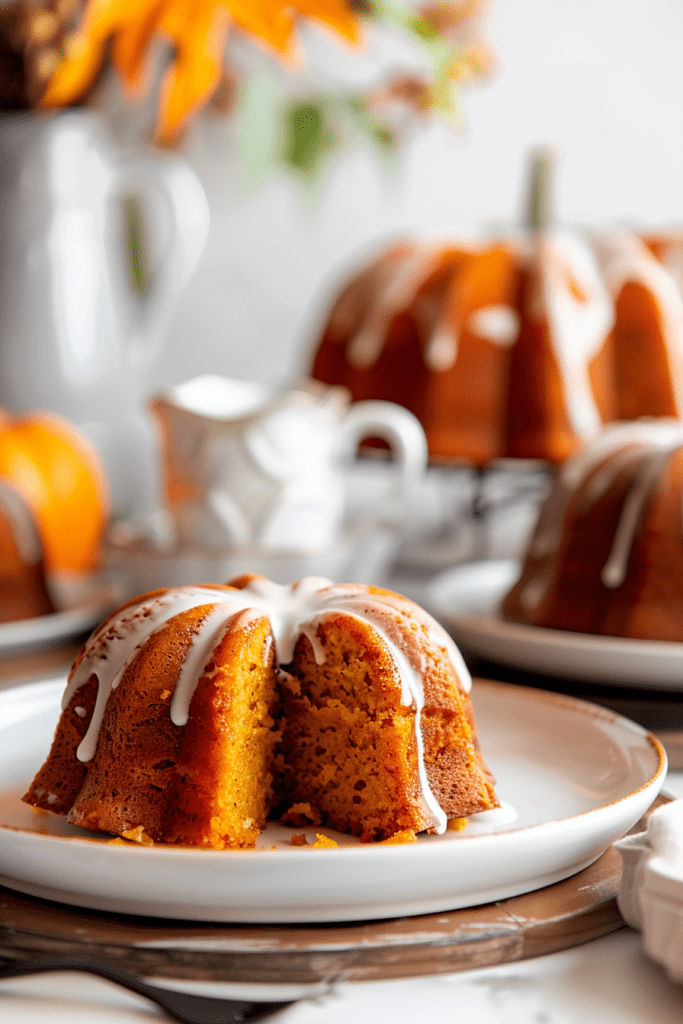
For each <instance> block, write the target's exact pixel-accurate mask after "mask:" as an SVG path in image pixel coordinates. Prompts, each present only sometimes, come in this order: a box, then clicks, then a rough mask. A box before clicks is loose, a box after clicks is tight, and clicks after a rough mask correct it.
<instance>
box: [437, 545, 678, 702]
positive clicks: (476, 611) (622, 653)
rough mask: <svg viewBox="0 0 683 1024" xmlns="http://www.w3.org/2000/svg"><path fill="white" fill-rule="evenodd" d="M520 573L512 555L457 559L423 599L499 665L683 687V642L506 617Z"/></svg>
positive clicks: (468, 644) (460, 638)
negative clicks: (504, 605) (505, 605)
mask: <svg viewBox="0 0 683 1024" xmlns="http://www.w3.org/2000/svg"><path fill="white" fill-rule="evenodd" d="M518 574H519V564H518V563H517V562H516V561H514V560H501V561H490V562H471V563H469V564H466V565H459V566H456V567H455V568H454V569H449V570H448V571H447V572H443V573H440V574H439V575H438V576H436V577H435V578H434V580H433V581H432V583H431V584H430V586H429V588H428V591H427V594H426V595H425V599H424V600H425V604H426V605H427V607H428V608H429V610H430V611H431V612H432V614H433V615H435V616H436V618H438V619H439V620H440V621H441V622H442V623H443V624H444V625H445V626H446V628H447V629H448V631H449V632H450V633H451V635H452V636H453V637H454V639H455V640H456V642H457V643H458V644H461V645H462V647H463V648H464V649H465V650H466V651H468V652H470V653H471V654H476V655H477V656H478V657H481V658H487V659H488V660H489V661H494V662H497V663H498V664H500V665H508V666H510V667H511V668H519V669H523V670H525V671H527V672H538V673H539V674H541V675H545V676H553V677H555V676H556V677H558V678H561V679H574V680H577V681H578V680H581V681H582V682H586V683H612V684H614V685H619V686H630V687H635V688H637V689H643V688H645V689H657V690H673V691H675V692H678V693H680V692H683V643H674V642H672V641H663V640H630V639H625V638H623V637H616V636H615V637H612V636H595V635H592V634H589V633H573V632H570V631H569V630H566V631H565V630H561V629H543V628H541V627H540V626H524V625H520V624H519V623H516V622H505V621H504V620H503V619H501V617H500V615H499V611H498V608H499V604H500V601H501V599H502V598H503V597H504V595H505V594H506V593H507V591H508V590H509V589H510V587H511V586H512V584H513V583H514V582H515V580H516V579H517V576H518Z"/></svg>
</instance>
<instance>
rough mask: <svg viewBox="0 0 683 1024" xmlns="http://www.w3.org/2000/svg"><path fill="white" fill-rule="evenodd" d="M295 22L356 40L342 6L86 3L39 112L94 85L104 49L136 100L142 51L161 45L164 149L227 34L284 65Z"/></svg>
mask: <svg viewBox="0 0 683 1024" xmlns="http://www.w3.org/2000/svg"><path fill="white" fill-rule="evenodd" d="M300 15H301V16H304V17H307V18H311V19H313V20H315V21H319V22H321V23H323V24H324V25H327V26H328V27H329V28H331V29H332V30H333V31H335V32H336V33H338V34H339V35H340V36H342V37H343V38H344V39H346V40H348V41H349V42H351V43H357V42H358V41H359V39H360V26H359V23H358V21H357V19H356V17H355V15H354V13H353V11H352V9H351V6H350V4H349V3H347V2H346V0H288V2H283V0H88V3H87V6H86V10H85V14H84V16H83V20H82V22H81V25H80V28H79V29H78V31H77V33H76V35H75V36H74V37H73V38H72V39H71V40H70V43H69V45H68V47H67V52H66V56H65V59H64V60H63V61H62V62H61V63H60V64H59V65H58V67H57V69H56V71H55V72H54V74H53V76H52V78H51V79H50V81H49V83H48V87H47V90H46V92H45V93H44V95H43V97H42V100H41V105H42V106H44V107H62V106H68V105H69V104H71V103H73V102H74V101H76V100H78V99H79V98H80V97H81V96H82V95H83V93H84V92H85V91H86V90H87V89H88V88H89V87H90V85H92V83H93V82H94V80H95V78H96V76H97V74H98V72H99V70H100V68H101V67H102V64H103V61H104V58H105V50H106V47H107V44H108V43H109V42H111V47H112V48H111V59H112V63H113V64H114V66H115V67H116V69H117V70H118V72H119V73H120V75H121V77H122V79H123V81H124V83H125V85H126V88H127V90H128V91H129V93H131V94H133V95H139V94H140V93H141V92H143V91H144V89H145V85H146V76H145V64H146V61H145V58H146V55H147V52H148V49H149V47H150V45H151V43H152V41H153V39H155V38H156V37H162V38H166V39H167V40H169V41H170V42H171V43H172V45H173V48H174V57H173V60H172V62H171V64H170V66H169V68H168V70H167V72H166V74H165V76H164V79H163V82H162V85H161V92H160V97H159V116H158V121H157V141H159V142H170V141H172V140H173V139H174V138H175V137H176V136H177V134H178V132H179V130H180V129H181V128H182V126H183V125H184V124H185V123H186V121H187V120H188V119H189V118H190V117H191V116H192V114H193V113H194V112H195V111H196V110H197V109H199V108H200V107H201V106H203V105H204V104H205V103H206V102H207V100H208V99H209V98H210V96H211V95H212V94H213V92H214V91H215V89H216V88H217V86H218V85H219V83H220V81H221V77H222V74H223V54H224V51H225V45H226V40H227V37H228V33H229V31H230V30H231V28H233V27H237V28H240V29H242V30H243V31H245V32H247V33H249V34H250V35H252V36H254V37H256V38H257V39H259V40H261V41H262V42H264V43H266V44H267V45H268V46H270V47H272V48H273V49H274V50H275V51H276V52H277V53H278V54H279V55H280V56H281V57H282V58H284V59H285V60H287V61H291V60H292V58H293V56H294V52H295V48H294V44H295V39H296V21H297V17H298V16H300Z"/></svg>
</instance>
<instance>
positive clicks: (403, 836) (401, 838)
mask: <svg viewBox="0 0 683 1024" xmlns="http://www.w3.org/2000/svg"><path fill="white" fill-rule="evenodd" d="M416 842H417V836H416V835H415V833H414V831H413V830H412V828H404V829H401V831H400V832H394V834H393V836H389V838H388V839H383V840H382V845H384V846H398V845H400V844H401V843H416Z"/></svg>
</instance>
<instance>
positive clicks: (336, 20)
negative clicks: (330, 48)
mask: <svg viewBox="0 0 683 1024" xmlns="http://www.w3.org/2000/svg"><path fill="white" fill-rule="evenodd" d="M292 7H294V9H295V10H296V11H297V12H298V13H299V14H303V15H304V17H307V18H312V19H314V20H315V21H321V22H323V24H325V25H328V26H329V27H330V28H331V29H334V31H335V32H338V33H339V34H340V35H341V36H344V38H345V39H348V40H349V42H351V43H357V42H359V41H360V38H361V33H360V25H359V23H358V19H357V18H356V16H355V14H354V13H353V11H352V10H351V8H350V6H349V5H348V4H347V3H345V0H293V2H292Z"/></svg>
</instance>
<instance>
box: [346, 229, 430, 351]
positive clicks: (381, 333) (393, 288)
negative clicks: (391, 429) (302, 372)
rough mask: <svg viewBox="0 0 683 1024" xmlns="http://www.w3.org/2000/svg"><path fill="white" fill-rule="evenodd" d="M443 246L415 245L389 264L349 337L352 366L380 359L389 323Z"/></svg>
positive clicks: (418, 286)
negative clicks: (362, 317)
mask: <svg viewBox="0 0 683 1024" xmlns="http://www.w3.org/2000/svg"><path fill="white" fill-rule="evenodd" d="M442 254H443V249H442V248H441V247H440V246H439V247H435V246H433V245H425V244H420V245H415V246H412V247H411V251H410V252H409V254H408V255H407V256H406V257H405V258H404V259H403V260H400V261H399V262H397V263H396V265H395V266H394V267H392V271H391V273H389V274H387V276H386V279H385V281H384V282H383V287H381V288H380V289H379V290H378V291H377V293H376V298H375V301H374V302H373V303H371V304H370V306H369V307H368V309H367V313H366V317H365V320H364V322H363V323H362V324H361V326H360V328H359V330H358V331H357V332H356V334H355V335H354V336H353V337H352V338H351V340H350V342H349V345H348V348H347V358H348V361H349V363H350V364H351V366H354V367H356V368H358V369H366V368H368V367H370V366H373V365H374V363H376V362H377V360H378V359H379V357H380V355H381V352H382V349H383V347H384V343H385V341H386V337H387V334H388V330H389V327H390V325H391V323H392V321H393V320H394V318H395V317H396V316H397V315H398V314H399V313H400V312H401V311H402V310H404V309H406V308H407V307H408V306H409V305H410V303H411V302H412V301H413V299H414V298H415V295H416V294H417V292H418V291H419V289H420V288H421V286H422V285H423V284H424V282H425V281H426V280H427V278H428V277H429V276H430V274H432V273H433V271H434V270H436V268H437V267H438V265H439V261H440V259H441V256H442Z"/></svg>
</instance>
